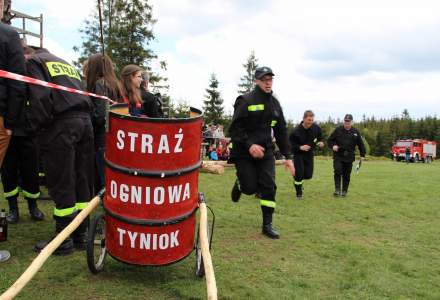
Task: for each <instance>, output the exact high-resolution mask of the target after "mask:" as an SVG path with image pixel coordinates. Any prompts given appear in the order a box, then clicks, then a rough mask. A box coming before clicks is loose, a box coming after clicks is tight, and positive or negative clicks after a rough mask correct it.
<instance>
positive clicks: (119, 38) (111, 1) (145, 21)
mask: <svg viewBox="0 0 440 300" xmlns="http://www.w3.org/2000/svg"><path fill="white" fill-rule="evenodd" d="M102 3H103V5H102V8H103V32H104V44H105V48H106V54H107V55H108V56H110V58H111V59H112V60H113V62H114V63H115V66H116V71H120V70H121V69H122V67H124V66H125V65H128V64H136V65H138V66H140V67H142V68H145V69H149V67H148V66H149V63H150V61H151V60H152V59H155V58H157V56H156V55H155V54H154V52H153V51H152V50H151V49H148V46H149V44H150V42H151V41H152V40H154V34H153V30H152V25H153V24H154V23H155V22H156V20H155V19H153V15H152V7H151V6H150V5H149V4H148V0H103V1H102ZM80 32H81V33H82V34H83V42H82V45H81V46H80V47H74V50H75V51H77V52H80V57H79V59H78V61H77V62H75V65H76V66H78V67H80V66H82V64H83V62H84V61H85V60H86V59H87V58H88V57H89V56H90V55H92V54H95V53H99V52H101V38H100V26H99V16H98V8H96V10H95V11H94V13H93V14H92V15H91V19H90V20H86V21H85V23H84V28H83V29H81V30H80Z"/></svg>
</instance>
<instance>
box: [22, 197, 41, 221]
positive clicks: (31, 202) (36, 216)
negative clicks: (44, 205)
mask: <svg viewBox="0 0 440 300" xmlns="http://www.w3.org/2000/svg"><path fill="white" fill-rule="evenodd" d="M26 200H27V202H28V208H29V214H30V216H31V219H32V220H34V221H42V220H44V214H43V212H42V211H41V210H40V209H39V208H38V206H37V199H30V198H26Z"/></svg>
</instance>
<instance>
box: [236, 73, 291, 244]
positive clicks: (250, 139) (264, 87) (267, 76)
mask: <svg viewBox="0 0 440 300" xmlns="http://www.w3.org/2000/svg"><path fill="white" fill-rule="evenodd" d="M273 76H274V74H273V72H272V70H271V69H270V68H268V67H260V68H257V70H256V71H255V78H256V80H255V82H256V86H255V89H254V90H253V91H251V92H250V93H248V94H245V95H241V96H239V97H238V98H237V100H236V101H235V104H234V116H233V118H232V123H231V126H230V129H229V133H230V136H231V140H232V150H231V161H232V162H233V163H234V164H235V167H236V171H237V180H236V182H235V184H234V187H233V189H232V192H231V198H232V201H234V202H238V200H239V199H240V196H241V193H242V192H243V193H244V194H246V195H252V194H255V195H256V196H257V198H259V199H260V205H261V210H262V213H263V228H262V232H263V234H264V235H266V236H268V237H269V238H273V239H278V238H279V237H280V236H279V233H278V232H277V231H276V230H275V229H274V228H273V227H272V215H273V212H274V210H275V193H276V184H275V160H274V156H273V148H274V147H273V137H275V139H276V143H277V145H278V147H279V148H280V151H281V153H282V154H283V155H284V156H285V157H286V161H285V166H286V169H289V170H290V173H291V174H292V176H294V175H295V168H294V166H293V163H292V160H291V158H292V155H291V152H290V146H289V142H288V136H287V128H286V121H285V119H284V115H283V111H282V109H281V106H280V103H279V102H278V100H277V99H276V98H275V96H274V95H273V93H272V82H273Z"/></svg>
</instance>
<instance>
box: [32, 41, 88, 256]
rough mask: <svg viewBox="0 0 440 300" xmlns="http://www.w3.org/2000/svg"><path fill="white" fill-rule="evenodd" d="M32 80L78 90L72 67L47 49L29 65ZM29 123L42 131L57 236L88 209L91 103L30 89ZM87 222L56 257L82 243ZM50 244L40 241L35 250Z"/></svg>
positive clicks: (50, 90) (77, 81) (65, 94)
mask: <svg viewBox="0 0 440 300" xmlns="http://www.w3.org/2000/svg"><path fill="white" fill-rule="evenodd" d="M27 71H28V73H29V76H30V77H33V78H36V79H40V80H44V81H49V82H52V83H55V84H59V85H63V86H66V87H70V88H75V89H81V81H80V76H79V74H78V72H77V71H76V70H75V68H74V67H72V66H71V65H69V64H67V63H66V62H65V61H64V60H62V59H60V58H58V57H56V56H55V55H53V54H51V53H49V52H48V51H47V50H45V49H40V50H38V51H37V52H36V53H35V54H34V55H33V56H32V57H31V58H30V59H29V60H28V61H27ZM29 90H30V94H29V95H30V96H29V105H28V106H27V118H28V121H29V125H30V128H31V129H32V130H39V131H41V136H40V144H41V150H42V152H43V158H44V166H45V170H46V179H47V188H48V190H49V194H50V196H51V197H52V198H53V200H54V201H55V208H54V211H53V216H54V219H55V222H56V226H55V231H56V232H57V233H59V232H61V231H62V230H63V229H64V228H65V227H67V225H69V223H70V222H71V221H72V220H73V219H74V217H75V216H76V215H77V214H78V211H80V210H82V209H84V208H85V207H86V206H87V202H88V200H89V199H90V198H91V196H92V194H93V167H94V147H93V128H92V123H91V117H90V115H91V111H92V103H91V100H90V98H89V97H88V96H82V95H77V94H72V93H68V92H64V91H59V90H55V89H48V88H45V87H41V86H37V85H29ZM87 225H88V223H87V220H86V221H84V222H83V223H82V224H81V225H80V226H79V227H78V228H77V230H76V231H75V232H74V233H73V235H72V237H69V238H67V239H66V240H65V241H64V242H63V243H62V244H61V245H60V247H58V249H57V250H56V251H55V254H69V253H71V252H72V251H73V249H74V247H76V248H78V249H83V248H84V247H85V244H86V231H87ZM47 243H48V242H40V243H38V244H37V245H36V246H35V250H36V251H40V250H42V249H43V248H44V247H45V246H46V244H47Z"/></svg>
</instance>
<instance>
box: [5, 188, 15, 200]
mask: <svg viewBox="0 0 440 300" xmlns="http://www.w3.org/2000/svg"><path fill="white" fill-rule="evenodd" d="M3 195H4V196H5V198H8V197H13V196H16V195H18V186H17V187H16V188H15V189H13V190H12V191H10V192H4V193H3Z"/></svg>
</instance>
